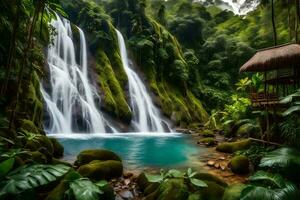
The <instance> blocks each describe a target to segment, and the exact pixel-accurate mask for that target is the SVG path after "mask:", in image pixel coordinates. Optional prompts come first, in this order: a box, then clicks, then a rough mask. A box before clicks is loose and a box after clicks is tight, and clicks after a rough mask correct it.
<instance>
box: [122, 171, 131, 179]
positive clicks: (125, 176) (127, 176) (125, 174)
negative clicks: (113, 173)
mask: <svg viewBox="0 0 300 200" xmlns="http://www.w3.org/2000/svg"><path fill="white" fill-rule="evenodd" d="M132 176H133V173H131V172H126V173H124V174H123V177H124V178H130V177H132Z"/></svg>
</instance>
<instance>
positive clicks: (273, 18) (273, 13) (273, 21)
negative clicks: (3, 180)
mask: <svg viewBox="0 0 300 200" xmlns="http://www.w3.org/2000/svg"><path fill="white" fill-rule="evenodd" d="M271 4H272V26H273V38H274V45H275V46H276V45H277V32H276V25H275V12H274V0H271Z"/></svg>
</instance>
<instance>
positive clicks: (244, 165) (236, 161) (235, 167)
mask: <svg viewBox="0 0 300 200" xmlns="http://www.w3.org/2000/svg"><path fill="white" fill-rule="evenodd" d="M249 166H250V162H249V159H248V158H247V156H244V155H238V156H235V157H233V158H232V159H231V161H230V168H231V171H232V172H233V173H236V174H247V173H249Z"/></svg>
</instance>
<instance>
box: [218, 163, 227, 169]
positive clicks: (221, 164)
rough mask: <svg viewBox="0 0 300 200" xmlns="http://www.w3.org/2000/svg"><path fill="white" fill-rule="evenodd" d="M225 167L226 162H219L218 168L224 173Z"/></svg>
mask: <svg viewBox="0 0 300 200" xmlns="http://www.w3.org/2000/svg"><path fill="white" fill-rule="evenodd" d="M226 167H227V163H226V162H220V168H221V169H222V170H223V171H224V170H225V169H226Z"/></svg>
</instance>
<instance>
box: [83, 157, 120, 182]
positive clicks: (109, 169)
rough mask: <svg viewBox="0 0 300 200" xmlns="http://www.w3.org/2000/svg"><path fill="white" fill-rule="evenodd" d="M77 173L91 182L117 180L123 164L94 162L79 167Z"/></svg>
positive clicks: (114, 161) (109, 161)
mask: <svg viewBox="0 0 300 200" xmlns="http://www.w3.org/2000/svg"><path fill="white" fill-rule="evenodd" d="M78 172H79V173H80V174H81V175H82V176H84V177H88V178H90V179H92V180H103V179H106V180H109V179H112V178H118V177H120V176H122V174H123V164H122V163H121V162H120V161H116V160H107V161H100V160H94V161H92V162H90V163H89V164H86V165H82V166H80V167H79V169H78Z"/></svg>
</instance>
